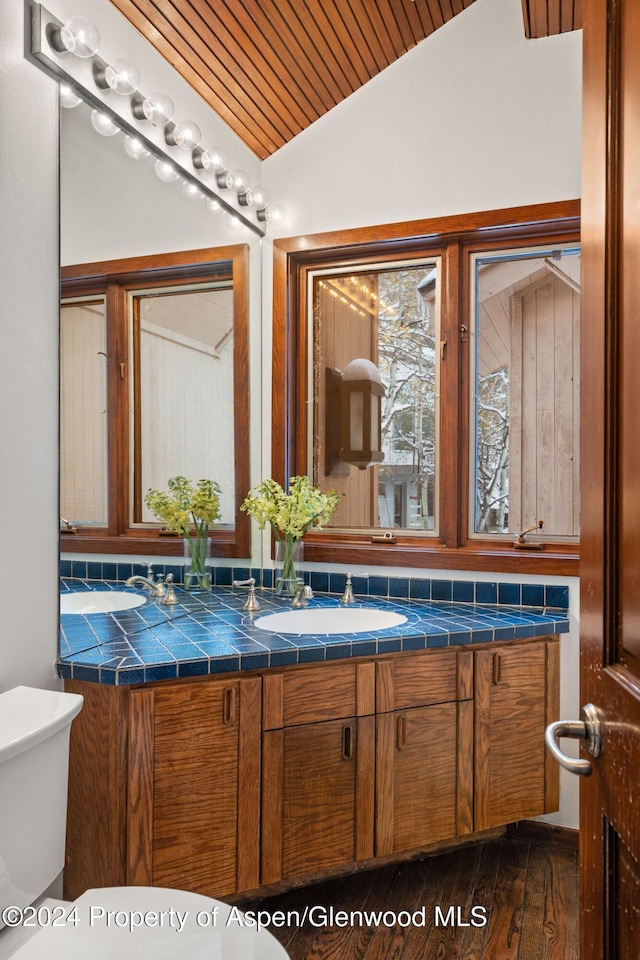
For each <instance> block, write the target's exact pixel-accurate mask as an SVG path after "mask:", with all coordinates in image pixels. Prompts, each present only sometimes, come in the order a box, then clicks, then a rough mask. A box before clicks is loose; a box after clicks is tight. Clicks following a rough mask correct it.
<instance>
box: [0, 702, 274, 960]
mask: <svg viewBox="0 0 640 960" xmlns="http://www.w3.org/2000/svg"><path fill="white" fill-rule="evenodd" d="M81 709H82V697H80V696H77V695H76V694H72V693H57V692H55V691H52V690H35V689H33V688H31V687H15V688H14V689H13V690H9V691H8V692H7V693H3V694H0V960H6V958H8V957H11V958H12V960H76V958H77V960H87V958H88V957H91V960H111V958H117V960H197V958H198V960H205V958H208V960H287V957H288V955H287V953H286V951H285V950H284V948H283V947H282V946H281V945H280V944H279V943H278V942H277V940H276V939H275V937H273V936H272V935H271V933H269V931H268V930H265V929H262V930H257V928H256V926H255V925H252V926H250V925H249V924H248V923H247V922H246V921H245V920H244V918H243V916H242V914H240V913H239V912H238V911H237V909H235V908H231V907H229V906H228V905H227V904H224V903H221V902H220V901H218V900H213V899H211V898H210V897H204V896H200V895H199V894H195V893H188V892H186V891H184V890H167V889H163V888H158V887H110V888H103V889H98V890H87V891H86V892H85V893H83V894H82V896H81V897H78V899H77V900H74V901H73V903H63V902H62V901H54V900H43V899H42V895H43V893H44V892H45V891H46V890H47V888H48V887H49V886H50V885H51V883H52V882H53V881H54V880H55V878H56V877H57V876H58V874H59V873H60V871H61V869H62V867H63V865H64V846H65V828H66V807H67V772H68V757H69V732H70V728H71V722H72V720H73V718H74V717H75V716H76V714H78V713H79V712H80V710H81ZM11 908H13V909H11ZM247 920H248V917H247Z"/></svg>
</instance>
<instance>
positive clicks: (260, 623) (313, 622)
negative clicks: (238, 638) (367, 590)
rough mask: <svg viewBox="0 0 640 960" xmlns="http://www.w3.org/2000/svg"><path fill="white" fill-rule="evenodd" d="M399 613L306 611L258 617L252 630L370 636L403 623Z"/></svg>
mask: <svg viewBox="0 0 640 960" xmlns="http://www.w3.org/2000/svg"><path fill="white" fill-rule="evenodd" d="M406 620H407V618H406V617H405V616H403V614H401V613H393V612H392V611H390V610H376V609H373V608H371V607H306V608H305V609H304V610H287V611H285V612H284V613H269V614H267V615H266V616H265V617H258V619H257V620H256V621H255V625H256V627H260V629H261V630H269V631H271V632H272V633H295V634H297V635H300V634H303V633H371V632H372V631H376V630H386V629H387V627H397V626H398V624H400V623H406Z"/></svg>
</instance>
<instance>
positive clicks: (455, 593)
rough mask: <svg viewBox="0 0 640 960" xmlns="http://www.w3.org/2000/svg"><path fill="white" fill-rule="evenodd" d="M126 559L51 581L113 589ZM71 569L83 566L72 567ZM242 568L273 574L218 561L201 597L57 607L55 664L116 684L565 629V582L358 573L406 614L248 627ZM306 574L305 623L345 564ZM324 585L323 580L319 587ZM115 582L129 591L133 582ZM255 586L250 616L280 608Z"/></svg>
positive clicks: (364, 585)
mask: <svg viewBox="0 0 640 960" xmlns="http://www.w3.org/2000/svg"><path fill="white" fill-rule="evenodd" d="M114 566H116V568H117V570H116V572H117V574H118V578H117V580H113V579H111V580H107V579H106V578H104V579H103V578H102V577H100V576H98V574H103V575H104V574H105V573H106V572H109V573H112V572H113V567H114ZM132 567H133V570H134V572H137V570H138V569H139V567H140V564H137V563H134V564H128V563H124V564H121V563H118V564H116V565H114V564H113V563H111V562H109V563H100V562H98V561H90V562H88V563H86V562H84V561H75V560H74V561H66V560H63V561H62V565H61V569H62V574H63V577H62V583H61V591H63V592H64V591H69V590H74V591H77V590H113V589H116V588H117V589H119V590H122V589H123V584H122V582H118V581H121V580H122V577H121V576H120V574H121V573H122V574H124V575H125V576H130V574H131V570H132ZM155 569H156V572H158V573H168V572H174V576H176V573H175V571H176V570H179V568H176V567H172V566H169V565H167V566H166V567H163V566H162V565H161V564H158V565H156V567H155ZM78 572H80V573H81V572H84V573H85V574H86V575H85V576H84V577H77V576H73V577H71V576H70V574H74V575H75V574H77V573H78ZM248 575H251V576H254V577H255V578H256V581H257V582H258V583H260V582H261V578H262V583H263V585H264V586H269V587H270V586H271V571H270V570H265V571H261V570H259V569H257V570H254V569H251V570H249V568H247V567H235V568H232V567H216V568H214V576H215V583H216V588H215V589H214V590H213V591H212V593H211V594H210V595H209V596H208V597H206V598H202V597H196V596H192V595H190V594H187V593H185V592H184V591H182V590H180V589H178V590H177V594H178V598H179V601H180V602H179V603H178V604H176V606H172V607H167V606H165V605H163V604H160V603H158V602H156V601H153V600H147V602H146V603H145V604H144V605H143V606H140V607H136V608H135V609H131V610H123V611H120V612H113V613H109V614H92V615H90V616H80V615H71V614H64V615H62V616H61V618H60V619H61V628H60V656H59V659H58V673H59V675H60V676H61V677H65V678H74V679H82V680H92V681H96V682H100V683H107V684H116V685H122V684H132V683H143V682H151V681H157V680H167V679H175V678H178V677H194V676H201V675H204V674H213V673H224V672H228V671H236V670H251V669H264V668H267V667H276V666H286V665H289V664H295V663H308V662H314V661H322V660H334V659H343V658H345V657H351V656H370V655H374V654H381V653H393V652H398V651H404V650H423V649H426V648H431V647H442V646H449V645H460V644H469V643H476V644H477V643H492V642H495V641H505V640H514V639H519V638H527V637H536V636H546V635H548V634H551V633H564V632H566V631H568V629H569V619H568V613H567V611H568V602H569V590H568V587H564V586H553V587H549V586H545V585H529V584H526V585H525V584H522V585H521V584H511V583H509V584H498V583H486V582H481V581H478V582H473V581H450V580H443V579H434V580H429V579H420V578H417V577H416V578H414V577H384V576H372V577H363V576H359V577H354V578H353V586H354V590H355V594H356V599H357V601H358V602H359V603H365V602H366V605H367V606H368V607H371V606H375V607H378V608H380V609H384V610H392V611H396V612H399V613H402V614H403V615H404V616H405V617H406V622H405V623H402V624H400V625H399V626H394V627H388V628H386V629H384V630H378V631H375V632H374V633H345V634H337V635H336V634H314V633H313V632H309V633H306V634H304V635H301V636H298V635H291V634H287V635H281V634H277V633H271V632H269V631H266V630H263V629H261V628H260V627H258V626H257V625H256V623H255V620H256V619H258V617H256V616H255V615H252V614H249V613H246V612H245V611H244V610H243V609H242V605H243V603H244V601H245V599H246V591H243V590H233V589H232V588H231V587H230V586H229V584H230V583H231V580H232V579H245V578H246V577H247V576H248ZM305 578H306V579H307V580H308V581H310V582H311V585H312V587H313V589H314V590H316V591H317V594H316V597H315V599H314V600H313V602H312V605H311V606H310V607H308V608H307V609H308V612H309V618H310V627H312V623H313V620H312V611H313V608H316V609H317V608H319V607H320V608H321V607H323V606H325V607H326V606H330V607H335V606H336V594H338V595H339V594H341V593H342V591H343V590H344V584H345V575H344V574H342V573H340V574H339V573H333V572H332V573H330V574H327V573H324V572H318V573H316V572H309V571H307V572H305ZM265 581H266V582H265ZM327 586H328V587H329V591H330V592H326V587H327ZM322 587H324V588H325V592H324V593H323V591H322ZM525 588H527V589H525ZM124 589H127V590H131V592H136V591H135V590H134V588H124ZM259 598H260V604H261V606H262V610H261V613H260V614H259V616H260V615H264V614H268V613H271V612H275V611H281V610H287V609H290V602H289V601H287V600H284V599H281V598H279V597H276V596H275V595H274V594H273V593H272V592H271V591H270V590H260V591H259ZM525 598H526V600H528V601H529V602H528V603H526V602H525ZM518 601H522V603H521V604H520V602H518Z"/></svg>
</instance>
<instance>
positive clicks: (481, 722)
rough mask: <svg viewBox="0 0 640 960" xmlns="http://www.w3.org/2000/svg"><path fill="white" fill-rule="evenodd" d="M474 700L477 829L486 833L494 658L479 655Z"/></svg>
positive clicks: (474, 812) (475, 811)
mask: <svg viewBox="0 0 640 960" xmlns="http://www.w3.org/2000/svg"><path fill="white" fill-rule="evenodd" d="M474 667H475V669H474V673H475V680H474V683H475V701H474V758H473V766H474V799H473V826H474V829H475V830H484V829H486V828H487V824H488V823H489V794H490V785H491V784H490V773H491V768H490V765H489V749H490V746H491V744H490V737H491V679H492V678H491V657H486V656H481V655H480V656H476V657H475V664H474Z"/></svg>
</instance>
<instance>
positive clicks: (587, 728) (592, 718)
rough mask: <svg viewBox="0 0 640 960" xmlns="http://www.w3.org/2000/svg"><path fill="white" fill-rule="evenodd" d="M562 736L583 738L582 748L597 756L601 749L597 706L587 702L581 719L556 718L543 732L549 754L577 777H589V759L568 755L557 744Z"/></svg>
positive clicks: (590, 771)
mask: <svg viewBox="0 0 640 960" xmlns="http://www.w3.org/2000/svg"><path fill="white" fill-rule="evenodd" d="M562 737H570V738H572V739H577V740H584V741H585V743H584V748H585V750H586V751H587V753H590V754H591V756H592V757H599V756H600V753H601V750H602V730H601V724H600V714H599V712H598V708H597V707H594V705H593V704H592V703H587V704H586V706H584V707H583V708H582V720H556V722H555V723H550V724H549V726H548V727H547V729H546V730H545V732H544V740H545V743H546V745H547V749H548V750H549V753H550V754H551V756H552V757H553V758H554V760H556V761H557V762H558V763H559V764H560V766H561V767H564V769H565V770H568V771H569V772H570V773H575V774H577V775H578V776H579V777H590V776H591V773H592V770H593V768H592V766H591V762H590V761H589V760H583V759H579V760H578V759H576V758H575V757H568V756H567V754H566V753H563V752H562V750H561V749H560V746H559V744H558V740H560V739H561V738H562Z"/></svg>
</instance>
